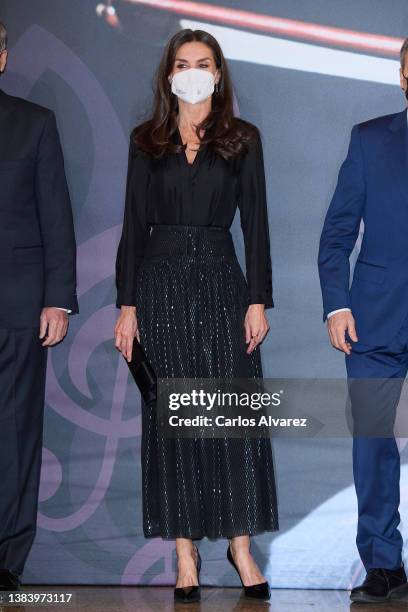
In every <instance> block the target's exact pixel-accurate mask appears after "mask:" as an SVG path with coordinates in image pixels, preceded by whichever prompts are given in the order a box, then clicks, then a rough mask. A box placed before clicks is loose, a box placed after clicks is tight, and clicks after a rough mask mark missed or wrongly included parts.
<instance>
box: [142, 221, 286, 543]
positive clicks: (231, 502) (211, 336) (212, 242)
mask: <svg viewBox="0 0 408 612" xmlns="http://www.w3.org/2000/svg"><path fill="white" fill-rule="evenodd" d="M247 307H248V287H247V283H246V280H245V277H244V275H243V273H242V270H241V268H240V265H239V263H238V260H237V258H236V255H235V250H234V245H233V241H232V236H231V233H230V231H229V230H228V229H227V228H219V227H201V226H200V227H199V226H183V225H168V226H163V225H155V226H152V228H151V234H150V238H149V240H148V243H147V248H146V250H145V257H144V259H143V261H142V263H141V265H140V267H139V268H138V270H137V298H136V313H137V320H138V325H139V331H140V340H141V344H142V346H143V347H144V349H145V351H146V354H147V356H148V358H149V360H150V361H151V363H152V365H153V367H154V369H155V371H156V374H157V376H158V378H213V377H214V378H235V377H236V378H261V377H262V364H261V355H260V348H259V347H257V348H256V349H255V350H254V351H253V352H252V354H251V355H247V354H246V348H247V345H246V343H245V334H244V318H245V313H246V309H247ZM141 462H142V499H143V532H144V535H145V537H152V536H161V537H162V538H165V539H174V538H178V537H181V538H191V539H199V538H203V537H204V536H205V537H208V538H232V537H234V536H238V535H245V534H248V535H254V534H257V533H262V532H264V531H275V530H277V529H278V515H277V501H276V489H275V477H274V469H273V459H272V449H271V442H270V439H269V438H248V439H246V438H202V437H200V438H192V439H187V438H174V439H170V438H167V437H166V438H165V437H162V436H161V435H160V433H159V429H158V424H157V413H156V411H155V410H154V409H153V408H152V407H148V406H146V405H145V404H144V403H143V402H142V444H141Z"/></svg>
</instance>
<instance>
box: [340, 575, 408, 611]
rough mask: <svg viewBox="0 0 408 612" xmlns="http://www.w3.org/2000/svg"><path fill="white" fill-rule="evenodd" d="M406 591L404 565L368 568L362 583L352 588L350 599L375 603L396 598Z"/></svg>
mask: <svg viewBox="0 0 408 612" xmlns="http://www.w3.org/2000/svg"><path fill="white" fill-rule="evenodd" d="M407 591H408V589H407V576H406V574H405V569H404V566H402V567H400V568H399V569H397V570H388V569H382V568H376V569H370V570H368V572H367V576H366V579H365V580H364V582H363V584H361V585H360V586H357V587H354V589H352V591H351V593H350V599H351V601H358V602H363V603H377V602H382V601H388V600H389V599H398V598H399V597H402V596H403V595H404V594H406V593H407Z"/></svg>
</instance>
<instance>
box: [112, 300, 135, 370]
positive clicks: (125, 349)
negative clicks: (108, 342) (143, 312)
mask: <svg viewBox="0 0 408 612" xmlns="http://www.w3.org/2000/svg"><path fill="white" fill-rule="evenodd" d="M135 336H136V338H137V340H138V342H140V334H139V329H138V326H137V318H136V307H135V306H122V307H121V313H120V315H119V318H118V320H117V321H116V325H115V346H116V348H117V349H118V351H120V352H121V353H122V355H123V356H124V357H125V359H127V361H128V362H130V361H132V349H133V340H134V338H135Z"/></svg>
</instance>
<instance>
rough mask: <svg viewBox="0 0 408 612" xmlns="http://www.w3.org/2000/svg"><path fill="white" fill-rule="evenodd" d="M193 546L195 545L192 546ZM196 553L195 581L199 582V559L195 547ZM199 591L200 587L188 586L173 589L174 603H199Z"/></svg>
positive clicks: (198, 553)
mask: <svg viewBox="0 0 408 612" xmlns="http://www.w3.org/2000/svg"><path fill="white" fill-rule="evenodd" d="M194 546H195V545H194ZM195 549H196V551H197V580H198V582H200V569H201V557H200V551H199V550H198V548H197V546H195ZM200 599H201V591H200V585H198V586H188V587H176V588H175V589H174V601H176V602H178V603H192V602H194V601H200Z"/></svg>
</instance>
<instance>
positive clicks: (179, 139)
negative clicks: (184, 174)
mask: <svg viewBox="0 0 408 612" xmlns="http://www.w3.org/2000/svg"><path fill="white" fill-rule="evenodd" d="M174 140H175V142H176V143H177V144H181V145H182V144H184V143H183V139H182V137H181V133H180V129H179V127H178V125H177V126H176V130H175V132H174ZM205 147H206V145H203V144H202V145H200V147H199V148H198V151H197V153H196V155H195V157H194V160H193V161H192V162H189V161H188V159H187V155H186V151H185V150H184V151H181V152H180V155H182V156H183V161H184V163H186V164H187V166H190V168H192V167H193V166H195V165H196V162H197V158H198V156H199V155H200V154H201V153H202V152H203V151H204V148H205Z"/></svg>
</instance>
